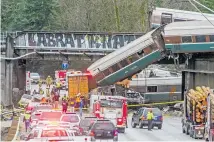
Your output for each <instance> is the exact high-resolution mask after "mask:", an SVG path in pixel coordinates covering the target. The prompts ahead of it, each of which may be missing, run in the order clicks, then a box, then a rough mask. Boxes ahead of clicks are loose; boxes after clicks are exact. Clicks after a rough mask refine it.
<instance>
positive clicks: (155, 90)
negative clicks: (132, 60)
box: [147, 86, 158, 92]
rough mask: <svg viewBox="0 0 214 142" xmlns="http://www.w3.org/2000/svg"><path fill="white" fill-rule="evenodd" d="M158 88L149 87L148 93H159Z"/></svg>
mask: <svg viewBox="0 0 214 142" xmlns="http://www.w3.org/2000/svg"><path fill="white" fill-rule="evenodd" d="M157 90H158V87H157V86H148V87H147V91H148V92H157Z"/></svg>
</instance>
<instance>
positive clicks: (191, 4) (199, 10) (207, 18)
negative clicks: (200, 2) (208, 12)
mask: <svg viewBox="0 0 214 142" xmlns="http://www.w3.org/2000/svg"><path fill="white" fill-rule="evenodd" d="M189 2H190V4H191V5H192V6H194V7H195V9H197V10H198V11H199V12H200V13H201V14H202V15H203V16H204V18H206V19H207V21H209V23H210V24H211V25H213V26H214V24H213V23H212V22H211V21H210V20H209V19H208V18H207V17H206V16H205V15H204V14H203V12H202V11H201V10H200V9H199V8H198V7H197V6H196V5H195V4H194V3H192V1H191V0H189Z"/></svg>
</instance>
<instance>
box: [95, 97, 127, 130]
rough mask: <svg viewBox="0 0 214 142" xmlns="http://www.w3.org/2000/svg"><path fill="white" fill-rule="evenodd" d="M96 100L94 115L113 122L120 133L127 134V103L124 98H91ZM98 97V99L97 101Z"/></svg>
mask: <svg viewBox="0 0 214 142" xmlns="http://www.w3.org/2000/svg"><path fill="white" fill-rule="evenodd" d="M91 97H92V98H93V100H94V103H93V113H94V115H95V116H96V117H98V118H101V119H102V118H105V119H109V120H111V121H112V122H113V123H114V124H115V126H116V127H117V129H118V131H119V132H121V133H125V128H126V127H127V114H128V113H127V110H128V109H127V102H126V98H125V97H122V96H98V95H92V96H91ZM96 97H98V99H95V98H96Z"/></svg>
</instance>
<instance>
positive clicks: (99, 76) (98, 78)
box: [95, 72, 105, 81]
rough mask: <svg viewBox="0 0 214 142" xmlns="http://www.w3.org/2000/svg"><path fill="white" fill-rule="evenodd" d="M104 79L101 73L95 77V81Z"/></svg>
mask: <svg viewBox="0 0 214 142" xmlns="http://www.w3.org/2000/svg"><path fill="white" fill-rule="evenodd" d="M104 77H105V76H104V75H103V73H102V72H99V73H98V74H97V75H95V79H96V80H97V81H100V80H102V79H103V78H104Z"/></svg>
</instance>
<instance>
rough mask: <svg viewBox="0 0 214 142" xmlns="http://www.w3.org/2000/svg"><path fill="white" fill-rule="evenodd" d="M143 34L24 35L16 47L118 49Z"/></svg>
mask: <svg viewBox="0 0 214 142" xmlns="http://www.w3.org/2000/svg"><path fill="white" fill-rule="evenodd" d="M142 35H143V34H142V33H141V34H140V33H139V34H134V33H133V34H111V35H108V34H91V33H90V34H87V33H86V34H84V33H81V34H80V33H25V34H22V35H20V36H19V37H18V38H17V39H16V47H26V48H27V47H35V48H37V47H44V48H45V47H52V48H66V49H69V48H71V49H72V48H82V49H118V48H120V47H123V46H124V45H126V44H128V43H130V42H132V41H133V40H135V39H137V38H139V37H140V36H142Z"/></svg>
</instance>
